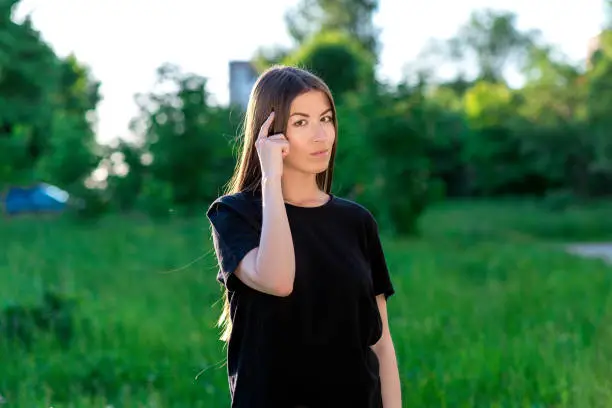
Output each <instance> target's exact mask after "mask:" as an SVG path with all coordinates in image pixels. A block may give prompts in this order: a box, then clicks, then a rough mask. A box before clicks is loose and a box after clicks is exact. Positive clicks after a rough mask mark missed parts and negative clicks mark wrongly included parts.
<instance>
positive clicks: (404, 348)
mask: <svg viewBox="0 0 612 408" xmlns="http://www.w3.org/2000/svg"><path fill="white" fill-rule="evenodd" d="M524 206H525V207H522V208H516V207H515V206H514V205H509V204H507V203H506V204H503V203H502V204H500V203H494V204H483V203H471V204H469V205H468V204H466V203H463V204H457V203H454V204H452V205H450V204H444V205H442V206H440V207H438V208H435V209H433V210H432V211H430V212H428V214H427V215H426V216H425V217H424V218H423V223H422V224H423V227H424V231H423V237H422V238H419V239H414V240H391V239H385V240H384V244H385V248H386V251H387V257H388V262H389V265H390V268H391V270H392V275H393V279H394V283H395V286H396V290H397V294H396V296H395V297H393V298H392V300H391V301H390V303H389V313H390V324H391V330H392V333H393V336H394V341H395V345H396V349H397V353H398V359H399V364H400V371H401V377H402V385H403V397H404V406H406V407H572V408H573V407H600V406H601V407H604V406H607V401H610V400H612V391H610V390H612V365H610V364H609V361H610V359H611V358H612V341H611V340H612V332H610V328H611V327H612V302H611V301H612V297H610V294H611V293H612V268H611V267H609V266H607V265H605V264H604V263H603V262H601V261H596V260H586V259H580V258H576V257H573V256H571V255H568V254H565V253H564V252H563V251H562V250H561V249H560V246H559V245H558V244H551V242H552V241H566V240H572V241H573V240H576V239H588V238H589V237H595V238H597V239H601V238H603V237H604V233H603V232H604V231H603V230H602V227H601V224H605V223H606V222H607V223H608V224H609V223H610V222H611V221H609V220H612V217H609V218H608V219H606V220H601V218H600V217H601V216H602V214H604V213H605V211H606V210H604V209H588V210H578V209H575V210H572V211H573V213H566V214H562V213H557V214H548V213H544V212H542V211H541V210H538V209H537V207H534V206H529V205H528V204H524ZM527 208H530V209H529V210H527ZM538 211H539V212H538ZM572 214H574V215H572ZM575 214H579V215H575ZM486 217H490V218H486ZM596 219H599V221H597V220H596ZM538 220H539V221H541V222H540V223H538V222H537V221H538ZM584 223H586V225H587V226H591V228H593V230H592V233H589V231H588V228H587V227H585V224H584ZM568 231H569V232H568ZM208 237H209V231H208V225H207V223H206V221H205V219H204V218H202V219H199V220H182V221H181V220H174V221H171V222H170V221H168V222H158V223H153V222H150V221H146V220H139V219H124V218H112V219H107V220H104V221H102V222H100V223H98V224H95V225H80V226H79V225H74V224H70V223H68V222H66V221H62V220H54V221H45V222H42V223H35V222H34V221H32V220H27V219H24V220H10V221H7V222H3V224H2V235H1V238H0V239H1V240H2V251H0V278H1V279H2V282H3V284H2V285H0V302H1V303H0V307H5V306H6V305H9V304H17V305H23V306H27V305H37V304H39V303H40V302H41V296H42V293H43V292H44V291H45V290H46V289H53V290H56V291H59V292H60V293H65V294H66V295H68V296H70V297H73V298H74V299H75V301H76V302H77V303H76V306H75V309H74V310H75V312H74V313H75V314H74V317H75V320H76V322H77V327H76V329H75V331H74V337H73V345H72V347H69V348H65V349H64V348H62V347H61V344H59V343H58V341H57V339H56V338H55V337H54V336H53V335H51V334H46V335H45V334H42V335H40V336H39V338H38V339H36V340H35V341H34V342H33V343H32V346H31V349H30V350H27V349H26V348H25V347H23V346H18V345H16V344H15V343H14V342H10V341H8V340H7V339H6V338H3V339H0V395H2V396H4V397H5V398H6V399H7V400H8V402H9V404H10V405H8V406H17V407H22V406H23V407H26V406H27V407H34V406H36V407H39V406H41V407H42V406H47V407H48V406H53V407H55V408H60V407H85V408H87V407H105V406H106V405H112V406H115V407H176V408H179V407H180V408H182V407H224V406H228V395H227V380H226V376H225V375H226V373H225V368H226V367H225V366H224V365H223V359H224V350H223V348H222V344H221V343H220V342H219V341H218V340H217V337H218V334H219V333H218V329H217V328H216V327H215V320H216V318H217V315H218V311H219V309H220V307H221V303H220V301H219V299H220V293H221V292H220V289H219V286H218V285H217V284H216V282H215V273H216V271H215V261H214V258H213V255H212V252H211V248H210V245H209V241H208ZM543 238H546V239H545V240H543ZM199 257H203V258H202V259H200V260H199V261H198V262H195V263H190V262H191V261H193V260H194V259H198V258H199ZM184 265H186V266H185V267H184V268H183V269H180V270H175V271H172V270H173V269H175V268H177V267H181V266H184ZM198 373H200V375H199V377H198V378H197V380H196V376H198Z"/></svg>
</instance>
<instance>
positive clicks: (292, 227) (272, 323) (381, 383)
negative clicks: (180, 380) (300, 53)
mask: <svg viewBox="0 0 612 408" xmlns="http://www.w3.org/2000/svg"><path fill="white" fill-rule="evenodd" d="M336 137H337V123H336V109H335V105H334V101H333V98H332V95H331V93H330V91H329V89H328V87H327V86H326V85H325V84H324V83H323V81H322V80H321V79H320V78H318V77H316V76H315V75H313V74H311V73H309V72H307V71H305V70H302V69H298V68H294V67H282V66H275V67H273V68H271V69H269V70H267V71H266V72H264V73H263V74H262V75H261V76H260V78H259V79H258V81H257V82H256V84H255V85H254V88H253V91H252V93H251V98H250V101H249V106H248V109H247V113H246V121H245V134H244V144H243V147H242V154H241V158H240V162H239V164H238V166H237V167H236V172H235V174H234V176H233V179H232V181H231V183H230V190H229V191H228V193H227V194H226V195H224V196H222V197H220V198H218V199H217V200H215V202H214V203H213V204H212V205H211V206H210V208H209V209H208V212H207V216H208V219H209V220H210V223H211V225H212V238H213V243H214V247H215V252H216V255H217V259H218V261H219V267H220V268H219V273H218V275H217V279H218V281H219V282H220V283H221V284H222V285H224V288H225V293H226V304H225V309H224V312H223V314H222V316H221V319H220V322H221V323H223V324H225V326H226V327H225V333H224V335H223V336H222V339H224V340H226V341H228V349H227V360H228V361H227V362H228V375H229V385H230V395H231V397H232V407H235V408H242V407H248V408H260V407H261V408H276V407H278V408H296V407H308V408H320V407H334V408H341V407H347V408H349V407H350V408H362V407H363V408H373V407H376V408H380V407H384V408H400V407H401V401H400V381H399V374H398V368H397V363H396V357H395V350H394V347H393V343H392V340H391V334H390V333H389V326H388V322H387V307H386V300H387V298H388V297H389V296H391V295H392V294H393V293H394V288H393V285H392V283H391V280H390V277H389V272H388V270H387V265H386V262H385V257H384V253H383V249H382V246H381V242H380V239H379V235H378V227H377V223H376V221H375V219H374V218H373V216H372V214H371V213H370V212H369V211H368V210H367V209H365V208H364V207H362V206H361V205H359V204H357V203H355V202H352V201H349V200H347V199H343V198H340V197H336V196H334V195H333V194H331V193H330V186H331V183H332V171H333V163H334V156H335V153H336V146H337V143H336V140H337V139H336Z"/></svg>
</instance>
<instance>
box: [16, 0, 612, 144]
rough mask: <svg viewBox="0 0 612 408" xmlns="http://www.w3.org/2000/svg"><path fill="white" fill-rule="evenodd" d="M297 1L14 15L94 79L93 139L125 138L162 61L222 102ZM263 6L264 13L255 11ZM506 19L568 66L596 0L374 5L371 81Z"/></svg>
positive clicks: (78, 3)
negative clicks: (514, 17)
mask: <svg viewBox="0 0 612 408" xmlns="http://www.w3.org/2000/svg"><path fill="white" fill-rule="evenodd" d="M296 3H297V0H265V1H262V2H256V1H253V0H223V1H215V2H207V1H197V0H105V1H102V0H97V1H96V0H53V1H48V0H22V2H21V5H20V8H19V9H18V16H19V15H23V14H24V13H29V12H32V16H33V21H34V25H35V26H36V28H37V29H38V30H40V31H41V33H42V35H43V37H44V38H45V40H46V41H48V42H49V43H50V44H51V45H52V47H53V48H54V49H55V50H56V52H57V53H58V54H60V55H62V56H63V55H66V54H68V53H70V52H74V53H75V54H76V56H77V58H78V59H79V60H80V61H81V62H84V63H85V64H87V65H88V66H89V67H90V68H91V69H92V71H93V74H94V76H95V77H96V78H97V79H99V80H101V81H102V88H101V93H102V95H103V98H104V100H103V101H102V102H101V103H100V105H99V109H98V115H99V119H100V126H99V129H98V139H99V140H100V141H101V142H107V141H109V140H111V139H113V138H115V137H117V136H124V135H126V134H127V132H128V131H127V126H128V122H129V121H130V119H131V118H132V117H134V116H135V115H136V113H137V111H136V107H135V104H134V103H133V95H134V94H135V93H137V92H147V91H149V90H150V89H151V88H152V85H153V83H154V79H155V69H156V68H157V67H158V66H160V65H161V64H162V63H164V62H172V63H175V64H177V65H179V66H180V67H182V68H183V69H184V70H186V71H190V72H194V73H197V74H200V75H203V76H205V77H208V78H209V91H211V92H212V93H213V94H214V95H215V97H216V99H217V101H219V102H220V103H226V102H227V100H228V87H229V75H228V71H229V69H228V62H229V61H230V60H247V59H249V58H250V57H251V56H252V55H253V53H254V51H255V50H256V49H257V48H258V47H259V46H262V45H272V44H287V45H288V44H290V39H289V36H288V34H287V32H286V28H285V23H284V20H283V15H284V13H285V11H286V10H287V8H289V7H291V6H293V5H295V4H296ZM264 5H265V6H264ZM484 7H491V8H496V9H506V10H512V11H515V12H516V13H517V14H518V15H519V27H520V28H521V29H525V28H538V29H540V30H541V31H542V32H543V34H544V37H545V38H546V39H547V40H548V41H549V42H552V43H554V44H556V45H558V46H559V47H560V48H561V50H562V51H563V52H564V53H566V54H567V55H568V56H569V57H571V58H572V59H574V60H577V61H578V60H581V59H583V58H584V57H585V55H586V52H587V42H588V40H589V38H591V37H593V36H595V35H597V34H598V32H599V30H600V28H601V25H602V22H603V0H580V1H578V0H571V1H570V0H488V1H487V0H462V1H457V0H427V1H423V2H409V1H407V0H380V7H379V11H378V13H377V15H376V18H375V23H376V25H377V26H378V27H380V28H382V34H381V41H382V44H383V50H382V55H381V66H380V75H381V76H383V77H386V78H389V79H391V80H398V79H400V78H401V75H402V69H403V67H404V66H405V64H406V63H408V62H411V61H414V60H415V58H416V57H417V55H418V53H419V52H420V51H421V50H422V48H423V47H424V45H425V44H426V43H427V41H428V40H429V39H430V38H447V37H450V36H452V35H453V34H454V33H455V32H456V30H457V28H458V27H459V26H460V25H461V24H463V23H464V22H465V21H467V19H468V17H469V15H470V13H471V12H472V11H473V10H475V9H481V8H484Z"/></svg>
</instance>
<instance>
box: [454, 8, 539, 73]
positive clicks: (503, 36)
mask: <svg viewBox="0 0 612 408" xmlns="http://www.w3.org/2000/svg"><path fill="white" fill-rule="evenodd" d="M538 35H539V33H538V31H536V30H531V31H527V32H521V31H520V30H519V29H518V28H517V26H516V14H514V13H512V12H507V11H494V10H491V9H485V10H480V11H476V12H474V13H473V14H472V15H471V17H470V20H469V21H468V22H467V23H466V24H465V25H464V26H462V27H461V28H460V29H459V32H458V33H457V35H456V37H454V38H453V39H451V40H450V41H449V42H448V49H447V52H448V54H449V56H450V57H451V59H453V60H455V61H457V60H458V61H461V62H462V63H463V62H464V61H465V59H466V58H474V59H475V60H476V63H477V67H478V74H477V75H478V78H480V79H483V80H486V81H489V82H500V81H503V79H504V71H505V70H506V68H508V67H509V66H510V64H511V63H515V64H517V66H521V65H522V63H523V62H524V60H525V56H526V53H525V50H527V49H529V47H530V46H531V45H532V44H534V42H535V41H536V39H537V38H538Z"/></svg>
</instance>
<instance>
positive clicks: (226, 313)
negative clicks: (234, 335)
mask: <svg viewBox="0 0 612 408" xmlns="http://www.w3.org/2000/svg"><path fill="white" fill-rule="evenodd" d="M312 90H315V91H321V92H323V93H324V94H325V95H327V98H328V99H329V104H330V106H331V109H332V115H333V118H334V120H333V122H334V127H335V131H336V135H337V134H338V121H337V119H336V106H335V103H334V99H333V97H332V93H331V91H330V90H329V88H328V86H327V85H326V84H325V82H323V80H322V79H321V78H319V77H318V76H316V75H315V74H313V73H311V72H308V71H306V70H304V69H301V68H297V67H288V66H283V65H275V66H273V67H271V68H268V69H267V70H266V71H264V72H263V73H262V74H261V75H260V76H259V78H258V79H257V81H256V82H255V84H254V86H253V89H252V91H251V95H250V98H249V103H248V106H247V111H246V115H245V120H244V132H243V135H242V143H241V153H240V159H239V160H238V162H237V163H236V168H235V170H234V174H233V176H232V178H231V179H230V181H229V183H228V186H227V189H226V191H225V194H235V193H239V192H242V191H251V192H257V191H260V189H261V167H260V164H259V157H258V155H257V150H256V148H255V142H256V140H257V137H258V134H259V129H260V128H261V126H262V125H263V123H264V121H265V120H266V119H267V117H268V116H269V115H270V113H271V112H272V111H274V122H273V124H272V127H271V134H276V133H283V134H284V133H285V132H286V128H287V122H288V120H289V114H290V109H291V103H292V102H293V100H294V99H295V98H296V97H297V96H299V95H301V94H303V93H304V92H308V91H312ZM336 140H337V137H336ZM336 144H337V143H336V142H334V145H333V147H332V152H331V156H330V161H329V166H328V167H327V169H326V170H325V171H323V172H321V173H319V174H317V176H316V179H317V185H318V186H319V188H320V189H321V190H323V191H325V192H326V193H329V192H330V191H331V185H332V176H333V170H334V158H335V157H336ZM218 325H219V326H220V327H222V328H223V332H222V335H221V340H222V341H228V340H229V336H230V334H231V330H232V324H231V319H230V310H229V296H228V293H227V291H226V292H225V301H224V305H223V311H222V312H221V316H220V317H219V321H218Z"/></svg>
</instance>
